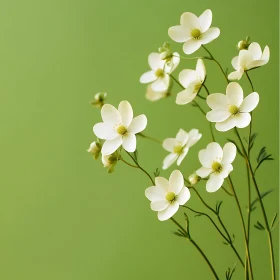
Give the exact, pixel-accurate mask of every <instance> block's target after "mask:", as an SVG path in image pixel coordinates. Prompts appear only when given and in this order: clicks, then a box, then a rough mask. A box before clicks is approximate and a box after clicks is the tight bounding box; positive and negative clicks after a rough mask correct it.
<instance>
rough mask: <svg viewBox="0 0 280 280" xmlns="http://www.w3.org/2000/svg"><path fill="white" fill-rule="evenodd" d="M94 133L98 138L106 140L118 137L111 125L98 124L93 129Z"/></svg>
mask: <svg viewBox="0 0 280 280" xmlns="http://www.w3.org/2000/svg"><path fill="white" fill-rule="evenodd" d="M93 132H94V134H95V135H96V136H97V137H98V138H100V139H105V140H112V139H114V138H116V137H117V136H118V134H117V132H116V131H115V130H114V128H113V126H112V125H111V124H109V123H97V124H96V125H94V127H93Z"/></svg>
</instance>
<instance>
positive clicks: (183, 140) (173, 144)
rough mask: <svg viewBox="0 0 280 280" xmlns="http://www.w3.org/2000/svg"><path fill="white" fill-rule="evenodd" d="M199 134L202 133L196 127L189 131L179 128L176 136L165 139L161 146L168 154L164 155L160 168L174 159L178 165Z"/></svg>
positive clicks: (199, 136) (164, 167) (197, 139)
mask: <svg viewBox="0 0 280 280" xmlns="http://www.w3.org/2000/svg"><path fill="white" fill-rule="evenodd" d="M201 136H202V134H200V133H199V131H198V129H192V130H190V131H189V133H187V132H186V131H184V130H183V129H180V130H179V132H178V133H177V135H176V138H167V139H165V140H164V141H163V143H162V146H163V148H164V149H165V150H166V151H168V152H170V154H169V155H168V156H166V157H165V159H164V161H163V167H162V169H167V168H168V167H169V166H171V165H172V164H173V163H174V162H175V161H176V160H177V165H178V166H179V165H180V164H181V163H182V161H183V159H184V158H185V156H186V155H187V153H188V151H189V148H190V147H192V146H193V145H194V144H196V143H197V142H198V141H199V139H200V138H201Z"/></svg>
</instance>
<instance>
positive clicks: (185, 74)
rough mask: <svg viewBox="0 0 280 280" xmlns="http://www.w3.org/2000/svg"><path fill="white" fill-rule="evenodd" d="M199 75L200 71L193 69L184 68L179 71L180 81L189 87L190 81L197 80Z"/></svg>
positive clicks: (185, 86)
mask: <svg viewBox="0 0 280 280" xmlns="http://www.w3.org/2000/svg"><path fill="white" fill-rule="evenodd" d="M197 77H198V73H197V72H196V71H194V70H191V69H184V70H182V71H181V72H180V73H179V82H180V83H181V84H182V85H183V86H184V88H187V87H188V86H189V85H190V83H192V82H193V81H196V80H197Z"/></svg>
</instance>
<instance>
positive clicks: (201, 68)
mask: <svg viewBox="0 0 280 280" xmlns="http://www.w3.org/2000/svg"><path fill="white" fill-rule="evenodd" d="M196 73H197V75H198V77H199V79H200V80H201V81H202V82H203V81H204V80H205V76H206V69H205V65H204V63H203V60H202V59H201V58H199V59H198V60H197V63H196Z"/></svg>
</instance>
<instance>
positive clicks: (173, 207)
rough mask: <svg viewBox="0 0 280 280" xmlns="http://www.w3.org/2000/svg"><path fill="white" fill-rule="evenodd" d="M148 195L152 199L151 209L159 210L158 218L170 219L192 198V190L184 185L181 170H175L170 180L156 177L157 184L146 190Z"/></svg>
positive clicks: (161, 219)
mask: <svg viewBox="0 0 280 280" xmlns="http://www.w3.org/2000/svg"><path fill="white" fill-rule="evenodd" d="M145 195H146V197H147V198H148V199H149V200H150V201H151V209H152V210H153V211H158V219H159V220H160V221H165V220H168V219H170V218H171V217H172V216H173V215H174V214H175V213H176V212H177V211H178V209H179V205H184V204H185V203H186V202H187V201H188V200H189V199H190V196H191V194H190V191H189V189H188V188H187V187H185V185H184V177H183V175H182V173H181V172H180V171H179V170H174V171H173V172H172V173H171V175H170V177H169V181H168V180H167V179H165V178H163V177H156V178H155V186H152V187H149V188H147V189H146V191H145Z"/></svg>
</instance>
